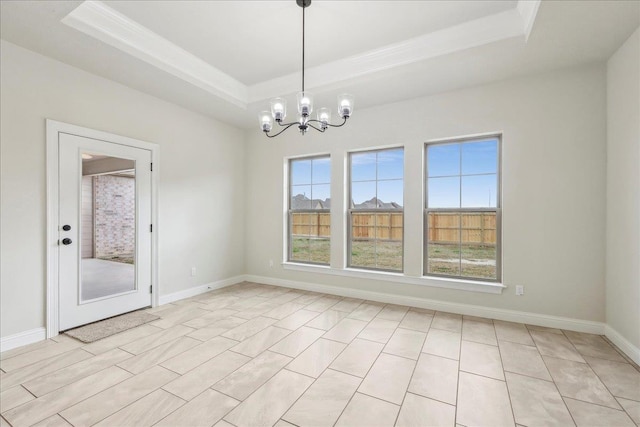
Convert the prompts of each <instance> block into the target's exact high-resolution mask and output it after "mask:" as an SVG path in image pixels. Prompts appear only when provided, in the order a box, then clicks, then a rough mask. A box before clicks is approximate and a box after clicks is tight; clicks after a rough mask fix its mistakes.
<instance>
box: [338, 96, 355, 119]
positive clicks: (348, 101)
mask: <svg viewBox="0 0 640 427" xmlns="http://www.w3.org/2000/svg"><path fill="white" fill-rule="evenodd" d="M338 111H339V112H340V117H342V118H345V117H351V114H352V113H353V95H350V94H348V93H343V94H342V95H339V96H338Z"/></svg>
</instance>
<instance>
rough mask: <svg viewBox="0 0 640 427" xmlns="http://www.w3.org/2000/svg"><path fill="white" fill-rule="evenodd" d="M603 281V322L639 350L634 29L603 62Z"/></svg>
mask: <svg viewBox="0 0 640 427" xmlns="http://www.w3.org/2000/svg"><path fill="white" fill-rule="evenodd" d="M606 280H607V304H606V306H607V324H608V325H609V326H610V327H611V328H613V329H614V330H615V331H616V332H618V333H619V334H620V335H622V336H623V337H624V338H625V339H626V340H627V341H629V342H630V343H631V344H632V345H634V346H635V347H636V348H640V30H636V32H635V33H633V35H632V36H631V37H630V38H629V39H628V40H627V41H626V42H625V43H624V44H623V45H622V47H620V49H618V51H617V52H616V53H615V54H614V55H613V56H612V57H611V58H610V59H609V62H608V63H607V272H606ZM639 357H640V356H639Z"/></svg>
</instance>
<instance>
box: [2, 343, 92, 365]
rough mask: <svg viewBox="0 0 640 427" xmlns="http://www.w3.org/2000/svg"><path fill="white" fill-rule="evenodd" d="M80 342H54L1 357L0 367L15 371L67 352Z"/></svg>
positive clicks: (76, 346)
mask: <svg viewBox="0 0 640 427" xmlns="http://www.w3.org/2000/svg"><path fill="white" fill-rule="evenodd" d="M81 344H82V343H81V342H80V341H78V342H64V343H55V344H54V345H48V346H44V347H41V348H38V349H36V350H33V351H30V352H28V353H22V354H20V355H18V356H14V357H8V358H6V359H3V360H2V361H0V367H2V370H3V371H5V372H7V373H10V372H11V371H16V370H18V369H20V368H24V367H25V366H27V365H31V364H33V363H37V362H41V361H43V360H45V359H49V358H51V357H54V356H57V355H59V354H63V353H67V352H69V351H71V350H74V349H76V348H78V347H80V345H81Z"/></svg>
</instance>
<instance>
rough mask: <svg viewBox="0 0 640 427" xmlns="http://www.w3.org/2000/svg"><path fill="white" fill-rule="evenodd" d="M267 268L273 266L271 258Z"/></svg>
mask: <svg viewBox="0 0 640 427" xmlns="http://www.w3.org/2000/svg"><path fill="white" fill-rule="evenodd" d="M269 268H273V260H272V259H270V260H269Z"/></svg>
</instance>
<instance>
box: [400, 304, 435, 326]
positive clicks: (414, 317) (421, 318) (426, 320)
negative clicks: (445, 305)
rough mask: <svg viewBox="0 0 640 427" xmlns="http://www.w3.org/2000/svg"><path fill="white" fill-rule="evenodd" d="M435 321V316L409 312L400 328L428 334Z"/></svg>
mask: <svg viewBox="0 0 640 427" xmlns="http://www.w3.org/2000/svg"><path fill="white" fill-rule="evenodd" d="M432 320H433V314H429V313H422V312H418V311H413V309H412V310H409V311H408V312H407V315H406V316H404V319H402V322H400V327H401V328H405V329H413V330H414V331H420V332H427V331H428V330H429V327H430V326H431V321H432Z"/></svg>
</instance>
